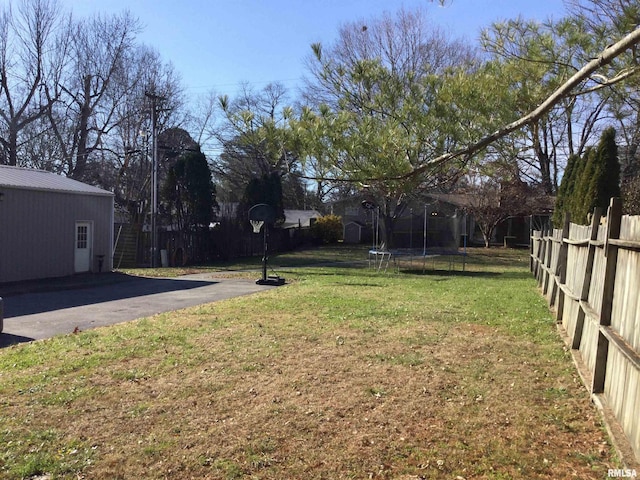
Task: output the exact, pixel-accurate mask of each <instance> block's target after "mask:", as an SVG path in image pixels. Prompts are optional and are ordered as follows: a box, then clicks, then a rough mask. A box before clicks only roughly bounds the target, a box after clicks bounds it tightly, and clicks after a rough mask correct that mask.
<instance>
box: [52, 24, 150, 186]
mask: <svg viewBox="0 0 640 480" xmlns="http://www.w3.org/2000/svg"><path fill="white" fill-rule="evenodd" d="M138 31H139V23H138V21H137V20H136V19H134V18H133V17H132V16H131V15H130V14H129V13H127V12H124V13H122V14H119V15H113V16H110V17H107V16H102V15H96V16H95V17H92V18H88V19H84V20H81V21H79V22H76V23H75V24H74V25H73V34H72V35H71V39H70V40H71V52H70V53H71V55H70V62H69V65H68V67H67V69H66V70H65V72H64V75H63V78H62V79H61V82H62V83H61V87H60V88H61V90H62V93H61V95H60V98H59V100H58V102H57V103H56V104H55V107H56V108H55V109H51V110H50V111H49V113H50V115H49V116H50V120H51V128H52V131H53V133H54V135H55V138H56V139H57V141H58V143H59V146H60V150H61V151H62V158H63V162H64V166H63V170H64V171H65V172H66V174H67V175H68V176H70V177H72V178H76V179H80V180H82V179H85V177H86V174H87V164H88V162H89V157H90V155H91V153H92V152H93V151H94V150H96V149H98V148H100V147H101V145H102V143H103V136H104V135H106V134H108V132H109V131H110V130H111V129H112V128H113V126H114V123H115V122H116V121H118V119H117V117H116V110H117V108H118V105H119V104H120V102H122V101H123V99H124V98H125V97H126V96H127V94H128V92H129V91H130V90H131V89H133V88H135V83H129V82H126V81H125V82H122V80H123V79H126V75H125V74H124V73H123V70H126V69H128V68H130V66H129V65H127V63H126V61H127V60H128V59H129V58H130V53H129V52H130V51H131V50H132V49H133V48H134V41H135V36H136V34H137V33H138ZM50 101H51V102H53V101H55V99H54V98H51V99H50Z"/></svg>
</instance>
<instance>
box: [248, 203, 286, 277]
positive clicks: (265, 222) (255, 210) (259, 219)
mask: <svg viewBox="0 0 640 480" xmlns="http://www.w3.org/2000/svg"><path fill="white" fill-rule="evenodd" d="M275 220H276V214H275V210H274V209H273V207H271V205H267V204H266V203H258V204H257V205H254V206H253V207H251V208H250V209H249V223H251V227H252V228H253V233H260V230H262V238H263V242H262V278H261V279H259V280H256V283H257V284H258V285H284V278H282V277H279V276H278V275H269V276H267V261H268V258H269V257H268V252H269V243H268V239H269V225H273V223H274V222H275ZM263 227H264V228H263Z"/></svg>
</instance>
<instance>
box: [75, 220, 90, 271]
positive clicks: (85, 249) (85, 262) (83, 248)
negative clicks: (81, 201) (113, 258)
mask: <svg viewBox="0 0 640 480" xmlns="http://www.w3.org/2000/svg"><path fill="white" fill-rule="evenodd" d="M91 240H92V239H91V222H76V247H75V256H74V259H75V262H74V267H75V272H76V273H81V272H88V271H90V270H91Z"/></svg>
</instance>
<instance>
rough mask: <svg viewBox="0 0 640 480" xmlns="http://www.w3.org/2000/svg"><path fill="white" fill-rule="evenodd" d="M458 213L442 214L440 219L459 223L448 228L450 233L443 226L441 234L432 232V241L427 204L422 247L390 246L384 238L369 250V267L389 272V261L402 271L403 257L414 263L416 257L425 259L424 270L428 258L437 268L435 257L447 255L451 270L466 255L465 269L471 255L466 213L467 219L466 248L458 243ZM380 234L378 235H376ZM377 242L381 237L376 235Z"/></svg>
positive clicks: (411, 234) (463, 268)
mask: <svg viewBox="0 0 640 480" xmlns="http://www.w3.org/2000/svg"><path fill="white" fill-rule="evenodd" d="M456 218H459V217H457V215H454V216H453V217H447V218H445V217H438V218H437V220H438V221H442V222H449V227H451V226H452V225H455V226H454V227H453V228H450V230H448V231H447V234H448V235H444V234H442V230H440V235H436V236H432V238H431V241H430V242H429V235H428V224H429V216H428V215H427V205H425V208H424V220H423V231H422V247H421V248H413V246H411V243H412V242H411V240H410V242H409V243H410V246H409V247H408V248H392V249H388V248H386V245H385V243H384V242H382V243H381V244H380V245H379V246H377V247H376V246H375V245H374V246H373V247H372V248H371V249H370V250H369V252H368V255H369V258H368V262H369V268H375V269H376V270H377V271H384V272H386V271H387V269H388V268H389V264H390V263H392V264H393V266H394V269H395V270H396V272H399V271H400V263H401V261H402V259H408V260H409V264H410V266H412V264H413V260H414V258H415V259H422V271H423V272H424V271H425V270H426V265H427V260H429V259H432V260H433V268H434V269H435V260H436V258H439V257H445V258H446V259H447V261H448V264H449V271H451V270H453V268H454V266H455V261H456V258H462V271H465V269H466V256H467V235H466V216H464V221H463V232H462V237H463V249H462V251H461V250H460V248H459V246H458V241H457V238H459V236H458V228H457V226H458V225H456V223H457V222H456ZM432 221H433V220H432ZM410 225H411V228H412V226H413V222H412V223H411V224H410ZM376 237H377V235H376ZM409 238H410V239H413V232H412V231H411V232H410V237H409ZM375 241H376V244H377V238H376V240H375Z"/></svg>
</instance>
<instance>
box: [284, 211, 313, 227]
mask: <svg viewBox="0 0 640 480" xmlns="http://www.w3.org/2000/svg"><path fill="white" fill-rule="evenodd" d="M284 215H285V220H284V223H283V224H282V228H293V227H309V226H311V219H312V218H319V217H321V216H322V214H321V213H320V212H318V211H317V210H287V209H285V211H284Z"/></svg>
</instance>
